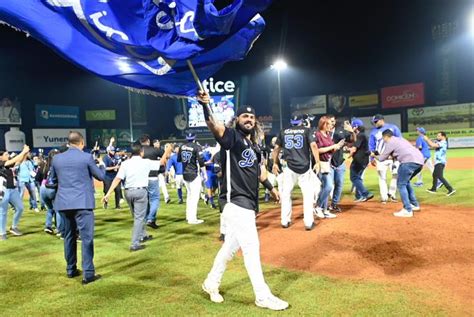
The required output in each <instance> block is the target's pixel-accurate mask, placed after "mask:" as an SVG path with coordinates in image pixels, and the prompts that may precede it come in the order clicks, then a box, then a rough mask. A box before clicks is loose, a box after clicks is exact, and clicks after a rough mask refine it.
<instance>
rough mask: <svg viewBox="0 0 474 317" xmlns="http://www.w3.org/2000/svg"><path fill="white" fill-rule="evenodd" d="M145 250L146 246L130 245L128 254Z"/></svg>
mask: <svg viewBox="0 0 474 317" xmlns="http://www.w3.org/2000/svg"><path fill="white" fill-rule="evenodd" d="M145 248H146V245H142V244H139V245H132V246H131V247H130V252H135V251H140V250H143V249H145Z"/></svg>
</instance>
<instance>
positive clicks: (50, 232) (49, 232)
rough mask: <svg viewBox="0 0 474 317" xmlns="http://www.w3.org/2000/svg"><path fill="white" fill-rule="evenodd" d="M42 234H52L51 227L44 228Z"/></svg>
mask: <svg viewBox="0 0 474 317" xmlns="http://www.w3.org/2000/svg"><path fill="white" fill-rule="evenodd" d="M44 232H46V233H47V234H54V231H53V228H51V227H46V228H44Z"/></svg>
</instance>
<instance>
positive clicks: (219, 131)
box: [197, 90, 225, 139]
mask: <svg viewBox="0 0 474 317" xmlns="http://www.w3.org/2000/svg"><path fill="white" fill-rule="evenodd" d="M197 100H198V101H199V103H200V104H201V106H202V109H203V111H204V119H205V120H206V124H207V127H208V128H209V130H211V132H212V134H213V135H214V137H216V138H219V139H221V138H222V137H223V136H224V132H225V126H224V125H223V124H222V123H219V122H216V121H215V120H214V117H213V116H212V114H211V113H210V108H209V107H210V103H211V98H210V97H209V94H208V93H207V92H205V91H202V90H200V91H199V93H198V95H197Z"/></svg>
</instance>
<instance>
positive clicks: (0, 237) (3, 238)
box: [0, 233, 7, 241]
mask: <svg viewBox="0 0 474 317" xmlns="http://www.w3.org/2000/svg"><path fill="white" fill-rule="evenodd" d="M5 240H7V234H6V233H5V234H0V241H5Z"/></svg>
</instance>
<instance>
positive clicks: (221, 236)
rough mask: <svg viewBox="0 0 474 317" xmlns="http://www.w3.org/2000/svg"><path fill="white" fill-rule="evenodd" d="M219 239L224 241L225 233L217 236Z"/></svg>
mask: <svg viewBox="0 0 474 317" xmlns="http://www.w3.org/2000/svg"><path fill="white" fill-rule="evenodd" d="M219 241H225V234H223V233H221V235H220V236H219Z"/></svg>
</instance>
